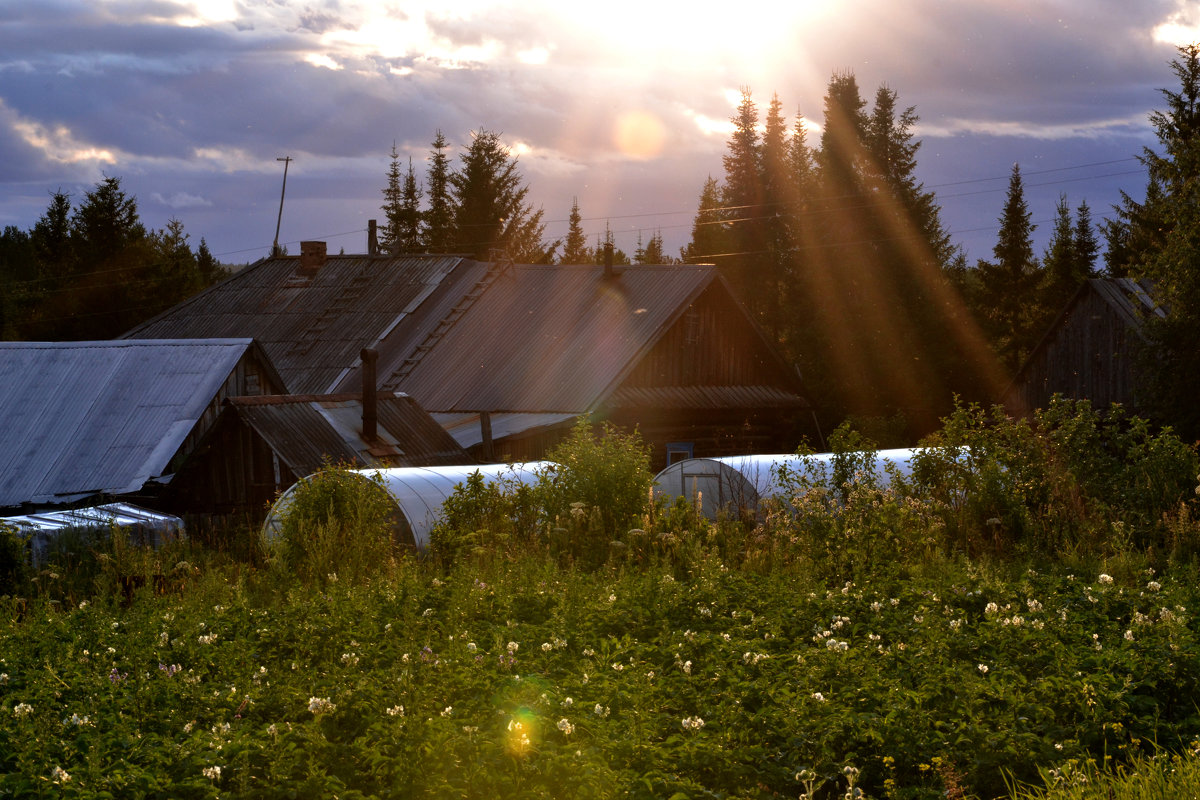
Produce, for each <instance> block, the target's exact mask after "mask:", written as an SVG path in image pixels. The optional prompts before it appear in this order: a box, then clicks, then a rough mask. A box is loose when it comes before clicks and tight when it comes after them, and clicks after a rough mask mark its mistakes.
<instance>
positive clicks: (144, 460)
mask: <svg viewBox="0 0 1200 800" xmlns="http://www.w3.org/2000/svg"><path fill="white" fill-rule="evenodd" d="M252 348H254V342H253V340H251V339H214V340H207V341H200V342H197V341H188V340H181V341H115V342H61V343H55V342H2V343H0V453H2V454H3V458H2V459H0V462H2V463H0V507H4V506H17V505H20V504H23V503H54V502H65V501H68V500H71V499H76V498H81V497H86V496H89V495H93V494H112V495H119V494H125V493H128V492H134V491H137V490H138V489H141V488H142V487H143V486H144V485H145V484H146V483H147V482H148V481H150V480H153V479H157V478H161V477H163V473H164V471H165V470H166V469H167V468H168V466H169V464H170V461H171V458H172V456H174V455H175V453H176V452H177V451H178V450H179V447H180V445H181V444H183V442H184V440H185V438H186V437H187V435H188V433H190V432H191V431H192V429H193V428H194V427H195V426H196V423H197V422H198V421H199V420H200V417H201V415H202V414H203V413H204V410H205V409H206V407H207V406H208V405H209V404H210V403H212V402H213V400H214V398H215V397H216V395H217V392H218V391H219V390H220V388H221V386H222V385H223V384H224V382H225V381H226V379H227V378H228V377H229V375H230V374H231V373H232V372H233V370H234V368H235V367H236V366H237V364H238V362H239V361H240V360H241V359H242V358H244V357H246V355H247V353H248V352H249V351H251V349H252Z"/></svg>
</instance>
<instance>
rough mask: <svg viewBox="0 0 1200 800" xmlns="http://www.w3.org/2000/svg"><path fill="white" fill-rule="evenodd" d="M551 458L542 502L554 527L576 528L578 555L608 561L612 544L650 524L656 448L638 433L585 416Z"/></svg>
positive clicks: (540, 491)
mask: <svg viewBox="0 0 1200 800" xmlns="http://www.w3.org/2000/svg"><path fill="white" fill-rule="evenodd" d="M546 457H547V459H548V460H549V461H551V462H553V463H554V464H555V465H556V466H553V467H550V468H548V469H547V470H546V472H545V473H544V474H543V475H542V476H541V479H540V480H539V481H538V486H537V488H536V500H537V502H538V504H539V505H540V507H541V509H542V511H543V513H544V514H545V518H546V519H547V520H548V521H549V522H550V523H551V524H553V525H555V526H558V527H566V528H570V529H571V533H572V535H571V536H570V537H569V542H570V548H571V553H572V555H574V556H576V557H580V558H583V557H585V554H590V555H588V556H586V557H588V558H590V559H591V560H593V561H596V562H599V561H602V560H603V555H602V554H603V553H604V552H605V549H606V545H607V543H608V542H609V541H610V540H611V539H613V538H617V537H620V536H622V535H624V534H625V532H626V531H628V530H629V529H630V528H637V527H639V526H642V525H643V524H644V522H643V520H644V516H645V515H646V514H647V513H648V512H649V510H650V486H651V484H652V483H653V480H654V475H653V473H652V472H650V451H649V448H647V447H646V446H645V445H644V444H643V443H642V439H641V437H640V436H639V435H638V434H637V433H636V432H634V433H629V434H626V433H622V432H620V431H618V430H617V429H616V428H614V427H612V426H611V425H609V424H608V423H604V424H602V425H600V426H598V427H593V426H592V425H591V424H590V423H588V422H586V421H584V420H581V421H579V422H578V423H576V425H575V427H574V428H573V429H572V430H571V435H570V436H568V437H567V438H566V439H565V440H564V441H563V442H561V443H560V444H558V445H557V446H555V447H554V448H553V449H552V450H551V451H550V452H549V453H548V454H547V456H546Z"/></svg>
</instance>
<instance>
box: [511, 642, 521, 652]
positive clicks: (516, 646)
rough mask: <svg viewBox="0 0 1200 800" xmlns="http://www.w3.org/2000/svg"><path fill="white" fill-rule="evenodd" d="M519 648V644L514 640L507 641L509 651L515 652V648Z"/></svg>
mask: <svg viewBox="0 0 1200 800" xmlns="http://www.w3.org/2000/svg"><path fill="white" fill-rule="evenodd" d="M520 648H521V645H519V644H517V643H516V642H509V643H508V652H510V653H515V652H517V650H519V649H520Z"/></svg>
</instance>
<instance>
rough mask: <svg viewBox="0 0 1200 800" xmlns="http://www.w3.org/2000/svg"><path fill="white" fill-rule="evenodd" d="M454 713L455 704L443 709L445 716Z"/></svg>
mask: <svg viewBox="0 0 1200 800" xmlns="http://www.w3.org/2000/svg"><path fill="white" fill-rule="evenodd" d="M453 713H454V706H446V707H445V708H443V709H442V716H443V717H448V716H450V715H451V714H453Z"/></svg>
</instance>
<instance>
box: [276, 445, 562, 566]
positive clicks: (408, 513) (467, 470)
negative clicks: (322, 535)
mask: <svg viewBox="0 0 1200 800" xmlns="http://www.w3.org/2000/svg"><path fill="white" fill-rule="evenodd" d="M552 466H554V462H551V461H531V462H528V463H524V464H472V465H461V466H445V467H396V468H392V469H356V470H351V473H352V474H354V475H357V476H359V477H360V478H361V479H362V480H363V481H364V482H371V481H373V480H374V479H375V476H378V477H379V479H380V480H381V481H382V484H383V488H384V489H385V490H386V491H387V493H388V495H389V496H390V497H391V499H392V500H393V501H394V502H395V504H396V510H397V512H398V513H397V515H396V517H395V524H396V529H397V537H398V538H399V540H400V541H402V542H407V543H409V544H411V545H413V546H414V547H416V548H417V549H418V550H424V549H425V548H426V547H428V545H429V533H430V531H432V530H433V527H434V526H435V525H437V523H438V522H439V521H441V519H442V505H443V504H444V503H445V502H446V498H448V497H450V495H452V494H453V493H454V490H455V488H456V487H458V486H459V485H461V484H465V483H466V482H467V479H468V478H470V477H471V476H472V475H473V474H475V473H476V472H478V473H479V474H480V475H482V476H483V479H484V481H485V482H486V483H504V484H508V483H515V484H524V485H532V484H534V483H536V482H537V479H538V473H539V472H540V471H543V470H545V469H546V468H548V467H552ZM309 477H311V476H309ZM306 480H308V478H304V479H302V480H299V481H297V482H296V483H294V484H292V486H291V487H290V488H289V489H288V490H287V491H285V492H284V493H283V494H281V495H280V496H279V499H278V500H276V501H275V503H274V505H272V506H271V510H270V512H269V513H268V514H267V519H266V522H264V523H263V537H264V538H265V539H266V540H267V541H270V540H272V539H274V538H275V536H276V535H278V532H279V527H280V524H281V518H282V516H283V515H285V514H286V513H287V509H288V507H289V505H290V504H291V498H292V495H293V494H294V493H295V491H296V488H297V487H299V486H301V485H302V484H303V483H304V482H305V481H306Z"/></svg>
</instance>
